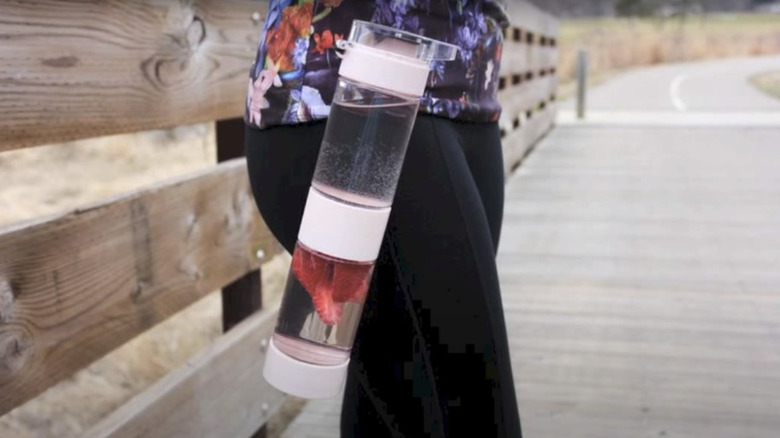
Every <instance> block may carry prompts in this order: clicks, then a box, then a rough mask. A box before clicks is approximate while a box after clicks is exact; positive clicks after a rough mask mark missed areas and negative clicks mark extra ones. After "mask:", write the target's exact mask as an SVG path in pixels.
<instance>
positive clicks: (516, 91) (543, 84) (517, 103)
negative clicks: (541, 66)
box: [498, 75, 558, 131]
mask: <svg viewBox="0 0 780 438" xmlns="http://www.w3.org/2000/svg"><path fill="white" fill-rule="evenodd" d="M557 82H558V80H557V78H556V77H554V76H552V75H547V76H545V77H543V78H538V79H534V80H532V81H530V82H524V83H522V84H520V85H519V86H515V87H509V88H507V89H505V90H502V91H500V92H499V93H498V99H499V102H501V107H502V112H501V117H500V119H499V125H500V126H501V128H503V129H504V130H506V131H509V130H511V129H512V127H513V124H514V122H515V119H516V118H517V117H519V118H520V122H521V123H522V121H523V120H525V117H526V112H527V111H529V110H531V111H533V110H536V109H537V108H538V107H539V104H540V103H541V102H543V101H548V100H549V99H550V97H551V96H552V95H554V94H555V92H556V87H557Z"/></svg>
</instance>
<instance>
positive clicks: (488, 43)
mask: <svg viewBox="0 0 780 438" xmlns="http://www.w3.org/2000/svg"><path fill="white" fill-rule="evenodd" d="M353 20H369V21H373V22H375V23H379V24H384V25H388V26H392V27H395V28H397V29H402V30H406V31H411V32H414V33H417V34H419V35H423V36H426V37H429V38H434V39H437V40H440V41H445V42H448V43H452V44H456V45H457V46H459V47H460V53H459V54H458V58H457V59H456V60H455V61H452V62H439V63H434V65H433V68H432V70H433V72H432V73H431V76H430V78H429V83H428V87H427V88H426V90H425V94H424V96H423V97H422V98H421V101H420V111H421V112H423V113H428V114H434V115H438V116H443V117H447V118H451V119H458V120H466V121H472V122H489V121H495V120H498V117H499V115H500V113H501V106H500V105H499V103H498V99H497V97H496V92H497V89H498V71H499V67H500V61H501V49H502V43H503V40H502V34H501V28H502V27H503V26H505V25H506V24H507V20H506V15H505V14H504V13H503V8H502V7H501V5H500V4H499V2H498V1H495V0H494V1H490V0H271V2H270V5H269V7H268V16H267V18H266V22H265V27H264V29H263V34H262V37H261V41H260V46H259V48H258V51H257V59H256V61H255V64H254V65H253V66H252V71H251V73H250V78H249V88H248V90H247V101H246V114H245V120H246V122H247V123H248V124H250V125H253V126H256V127H258V128H265V127H268V126H274V125H283V124H295V123H303V122H308V121H313V120H318V119H323V118H326V117H327V116H328V113H329V111H330V104H331V101H332V99H333V94H334V92H335V87H336V78H337V77H338V69H339V65H340V63H339V58H338V57H337V56H336V52H335V47H336V42H337V41H338V40H340V39H343V38H346V37H347V36H348V34H349V31H350V28H351V26H352V21H353Z"/></svg>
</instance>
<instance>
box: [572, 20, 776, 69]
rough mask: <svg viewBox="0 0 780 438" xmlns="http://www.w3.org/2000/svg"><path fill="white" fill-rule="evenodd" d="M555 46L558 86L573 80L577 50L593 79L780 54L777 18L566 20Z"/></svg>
mask: <svg viewBox="0 0 780 438" xmlns="http://www.w3.org/2000/svg"><path fill="white" fill-rule="evenodd" d="M559 46H560V59H559V67H558V71H559V74H560V79H561V82H562V83H566V82H568V81H571V80H572V79H574V77H575V73H576V61H577V51H578V50H579V49H580V48H583V49H586V50H588V52H589V63H590V74H591V75H594V76H595V77H598V75H600V74H604V73H605V72H614V71H619V70H623V69H627V68H631V67H638V66H648V65H656V64H662V63H669V62H684V61H697V60H703V59H713V58H725V57H731V56H757V55H767V54H773V53H780V15H753V14H746V15H708V16H701V17H690V18H688V19H687V20H685V21H680V20H678V19H669V20H666V21H661V20H658V19H581V20H566V21H562V22H561V29H560V45H559Z"/></svg>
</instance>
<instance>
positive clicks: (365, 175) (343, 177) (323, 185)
mask: <svg viewBox="0 0 780 438" xmlns="http://www.w3.org/2000/svg"><path fill="white" fill-rule="evenodd" d="M417 107H418V103H417V100H416V99H409V98H403V97H397V96H393V95H389V94H384V93H382V92H379V91H375V90H370V89H368V90H367V89H364V88H359V87H357V86H355V85H349V83H347V85H344V84H341V87H339V89H338V91H337V96H336V98H334V103H333V105H332V106H331V110H330V116H329V117H330V120H329V121H328V126H327V131H326V132H325V136H324V140H323V142H322V148H321V149H320V154H319V159H318V161H317V167H316V170H315V172H314V180H313V181H312V185H313V186H314V187H315V188H316V189H318V190H320V191H322V192H324V193H326V194H329V195H331V196H335V197H337V198H340V199H342V200H345V201H347V202H350V203H355V204H358V205H362V206H365V207H374V208H378V207H389V206H390V205H391V204H392V202H393V196H394V195H395V189H396V185H397V183H398V176H399V174H400V173H401V166H402V164H403V160H404V155H405V154H406V147H407V145H408V143H409V137H410V135H411V131H412V127H413V125H414V119H415V115H416V113H417Z"/></svg>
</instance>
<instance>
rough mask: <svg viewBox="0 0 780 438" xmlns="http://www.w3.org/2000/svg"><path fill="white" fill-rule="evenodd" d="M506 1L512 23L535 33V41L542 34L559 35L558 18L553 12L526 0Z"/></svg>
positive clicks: (525, 30)
mask: <svg viewBox="0 0 780 438" xmlns="http://www.w3.org/2000/svg"><path fill="white" fill-rule="evenodd" d="M506 3H507V13H508V14H509V19H510V21H511V23H512V25H513V26H516V27H519V28H520V29H522V30H523V31H524V32H531V33H533V34H534V37H535V42H538V37H539V36H541V35H546V36H552V37H556V36H557V34H558V20H557V19H556V18H555V17H553V16H552V15H551V14H549V13H547V12H544V11H542V10H541V9H539V8H538V7H536V6H534V5H533V4H531V3H529V2H525V1H514V0H510V1H507V2H506Z"/></svg>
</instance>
